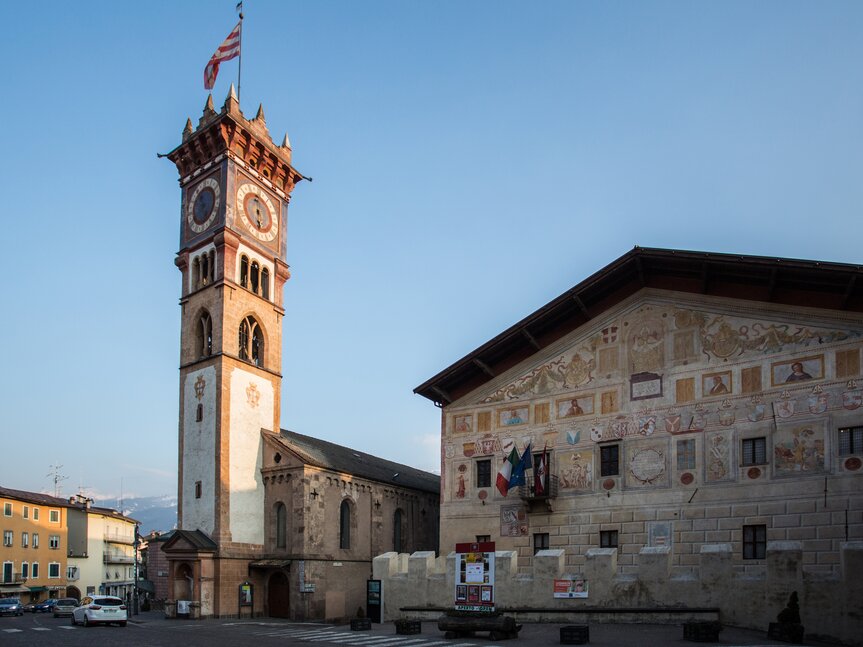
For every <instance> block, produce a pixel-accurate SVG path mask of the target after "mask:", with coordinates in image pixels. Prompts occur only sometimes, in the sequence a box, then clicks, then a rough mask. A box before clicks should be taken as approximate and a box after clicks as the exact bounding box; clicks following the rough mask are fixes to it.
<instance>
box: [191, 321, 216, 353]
mask: <svg viewBox="0 0 863 647" xmlns="http://www.w3.org/2000/svg"><path fill="white" fill-rule="evenodd" d="M195 336H196V338H197V339H196V344H195V346H196V348H197V351H198V357H209V356H210V355H212V354H213V320H212V319H211V318H210V314H209V313H208V312H204V313H202V314H201V318H200V319H198V326H197V329H196V330H195Z"/></svg>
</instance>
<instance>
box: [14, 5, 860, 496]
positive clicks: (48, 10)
mask: <svg viewBox="0 0 863 647" xmlns="http://www.w3.org/2000/svg"><path fill="white" fill-rule="evenodd" d="M234 5H235V2H233V1H231V0H226V1H222V0H218V1H217V0H206V1H203V0H202V1H193V0H187V1H182V2H179V1H174V0H163V1H152V2H148V1H141V2H134V3H133V2H123V3H118V2H101V1H98V0H97V1H91V2H86V3H69V2H60V1H48V2H40V3H13V4H10V5H8V6H7V7H6V12H5V14H6V25H7V29H6V30H5V33H4V38H3V39H2V40H0V57H2V60H3V61H4V74H3V81H2V84H3V100H2V102H0V117H2V121H3V136H2V142H3V147H4V155H3V156H2V157H0V183H2V184H0V188H2V193H3V194H4V199H3V202H4V204H5V205H6V206H5V207H4V208H3V216H2V241H3V248H4V253H3V254H2V255H0V270H2V273H3V276H4V277H5V278H6V280H5V285H4V289H3V293H4V294H3V296H4V298H3V305H4V307H3V316H2V317H0V337H2V339H3V340H4V342H5V343H4V349H5V352H4V355H5V358H4V361H3V370H2V371H0V440H2V445H0V447H2V454H3V457H2V470H0V485H2V486H5V487H11V488H17V489H23V490H32V491H43V492H49V493H52V492H54V483H53V481H52V479H51V477H50V475H51V474H53V473H57V474H59V475H60V476H61V477H63V478H62V479H61V480H60V481H59V483H58V487H59V493H60V494H61V495H65V496H68V495H70V494H73V493H75V492H77V491H79V490H83V491H84V492H85V493H86V494H88V495H89V496H94V497H97V498H102V497H115V496H120V495H121V494H122V495H123V496H126V497H131V496H159V495H176V492H177V484H176V481H177V414H178V406H179V405H178V403H179V386H178V382H179V378H178V376H179V373H178V366H179V321H180V320H179V317H180V309H179V305H178V300H179V295H180V273H179V271H178V270H177V268H176V267H175V266H174V257H175V255H176V252H177V250H178V246H179V230H180V189H179V185H178V183H177V171H176V169H175V167H174V166H173V165H172V164H171V163H170V162H168V161H167V160H164V159H158V158H157V156H156V154H157V153H167V152H168V151H170V150H172V149H173V148H175V147H176V146H177V145H178V144H179V143H180V141H181V134H182V130H183V127H184V125H185V122H186V118H187V117H191V118H192V120H193V122H195V123H197V120H198V118H199V117H200V116H201V112H202V110H203V107H204V105H205V103H206V99H207V91H206V90H204V87H203V68H204V66H205V65H206V63H207V61H208V60H209V58H210V56H211V55H212V53H213V51H214V50H215V49H216V47H217V46H218V45H219V44H220V43H221V42H222V40H223V39H224V38H225V37H226V36H227V35H228V33H229V32H230V31H231V29H232V28H233V26H234V25H235V23H236V21H237V15H236V13H235V9H234ZM861 33H863V3H860V2H857V1H852V2H840V1H829V2H795V1H782V2H770V1H764V2H734V1H723V2H684V1H679V2H648V1H626V0H620V1H616V2H586V1H582V2H579V1H574V0H568V1H565V2H558V1H552V0H547V1H543V2H533V3H525V2H523V1H520V0H519V1H513V0H494V1H492V0H470V1H464V0H435V1H433V2H432V1H431V0H428V1H425V2H419V1H416V0H390V1H380V0H368V1H366V2H355V1H353V0H343V1H342V0H339V1H337V0H332V1H321V2H284V1H279V0H272V1H267V0H247V2H245V20H244V24H243V58H242V75H241V88H240V90H241V102H240V103H241V109H242V110H243V112H244V113H245V115H246V116H247V117H249V118H251V117H253V116H254V115H255V113H256V111H257V108H258V105H259V104H260V103H262V104H263V106H264V111H265V115H266V121H267V124H268V126H269V128H270V132H271V134H272V137H273V139H274V140H276V142H277V143H280V142H281V140H282V138H283V136H284V134H285V133H286V132H287V133H288V135H289V137H290V140H291V143H292V146H293V163H294V166H295V167H296V168H297V169H298V170H299V171H300V172H301V173H303V174H304V175H307V176H311V177H312V178H314V181H313V182H311V183H308V182H301V183H300V184H299V185H298V186H297V188H296V189H295V190H294V193H293V198H292V202H291V206H290V212H289V222H288V259H287V261H288V263H289V264H290V266H291V273H292V278H291V280H290V281H288V283H287V284H286V286H285V293H284V296H285V309H286V315H285V320H284V327H283V366H282V374H283V382H282V427H283V428H285V429H290V430H293V431H297V432H300V433H303V434H307V435H312V436H316V437H319V438H322V439H325V440H328V441H332V442H335V443H339V444H343V445H346V446H349V447H353V448H355V449H360V450H362V451H366V452H369V453H372V454H375V455H378V456H381V457H384V458H387V459H390V460H394V461H397V462H401V463H406V464H408V465H412V466H415V467H418V468H421V469H427V470H430V471H438V470H439V456H440V450H439V433H440V410H439V409H437V408H436V407H435V406H434V405H433V404H432V403H431V402H429V401H428V400H425V399H424V398H421V397H420V396H417V395H414V394H413V389H414V388H415V387H416V386H418V385H419V384H421V383H422V382H424V381H425V380H427V379H428V378H430V377H432V376H433V375H435V374H437V373H438V372H439V371H441V370H443V369H445V368H446V367H448V366H449V365H450V364H452V363H454V362H455V361H457V360H458V359H460V358H461V357H463V356H464V355H466V354H467V353H469V352H470V351H472V350H473V349H474V348H476V347H478V346H480V345H481V344H483V343H485V342H486V341H488V340H489V339H491V338H492V337H494V336H495V335H497V334H498V333H500V332H501V331H503V330H504V329H506V328H507V327H509V326H511V325H512V324H514V323H515V322H517V321H519V320H521V319H522V318H523V317H525V316H527V315H528V314H530V313H531V312H533V311H534V310H536V309H537V308H539V307H541V306H542V305H544V304H546V303H547V302H549V301H550V300H552V299H553V298H554V297H556V296H558V295H559V294H561V293H562V292H564V291H565V290H567V289H569V288H570V287H572V286H574V285H575V284H577V283H579V282H580V281H581V280H583V279H584V278H586V277H588V276H589V275H591V274H593V273H594V272H596V271H597V270H599V269H601V268H602V267H604V266H605V265H607V264H608V263H610V262H612V261H613V260H615V259H616V258H617V257H619V256H621V255H622V254H624V253H626V252H627V251H629V250H630V249H632V248H633V246H635V245H639V246H644V247H662V248H678V249H688V250H697V251H707V252H729V253H739V254H755V255H764V256H781V257H789V258H802V259H813V260H824V261H834V262H842V263H853V264H860V263H861V256H863V254H861V251H860V250H861V245H860V239H861V238H860V234H861V205H863V178H861V171H863V38H861V37H860V34H861ZM237 75H238V61H237V60H234V61H229V62H227V63H224V64H223V65H222V67H221V71H220V73H219V77H218V79H217V81H216V86H215V88H214V90H213V95H214V101H215V103H216V106H217V107H220V106H221V105H222V103H223V102H224V99H225V97H226V96H227V94H228V89H229V86H230V84H231V83H232V82H233V83H236V82H237Z"/></svg>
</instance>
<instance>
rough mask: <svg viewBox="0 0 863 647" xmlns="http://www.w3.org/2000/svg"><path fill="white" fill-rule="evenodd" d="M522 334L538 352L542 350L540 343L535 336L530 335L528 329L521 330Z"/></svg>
mask: <svg viewBox="0 0 863 647" xmlns="http://www.w3.org/2000/svg"><path fill="white" fill-rule="evenodd" d="M521 334H522V335H524V338H525V339H527V341H528V343H530V345H531V346H533V347H534V348H535V349H536V350H542V346H540V345H539V342H538V341H536V339H535V338H534V336H533V335H531V334H530V331H529V330H528V329H527V328H522V329H521Z"/></svg>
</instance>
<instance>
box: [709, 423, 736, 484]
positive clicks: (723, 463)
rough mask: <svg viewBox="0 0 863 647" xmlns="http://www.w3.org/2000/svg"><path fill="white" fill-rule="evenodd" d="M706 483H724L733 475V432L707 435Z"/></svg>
mask: <svg viewBox="0 0 863 647" xmlns="http://www.w3.org/2000/svg"><path fill="white" fill-rule="evenodd" d="M705 445H706V452H707V455H706V457H705V458H706V460H705V465H706V468H707V473H706V474H705V481H707V482H710V481H724V480H726V479H728V478H730V477H731V476H732V473H731V432H727V431H720V432H715V433H712V434H707V442H706V443H705Z"/></svg>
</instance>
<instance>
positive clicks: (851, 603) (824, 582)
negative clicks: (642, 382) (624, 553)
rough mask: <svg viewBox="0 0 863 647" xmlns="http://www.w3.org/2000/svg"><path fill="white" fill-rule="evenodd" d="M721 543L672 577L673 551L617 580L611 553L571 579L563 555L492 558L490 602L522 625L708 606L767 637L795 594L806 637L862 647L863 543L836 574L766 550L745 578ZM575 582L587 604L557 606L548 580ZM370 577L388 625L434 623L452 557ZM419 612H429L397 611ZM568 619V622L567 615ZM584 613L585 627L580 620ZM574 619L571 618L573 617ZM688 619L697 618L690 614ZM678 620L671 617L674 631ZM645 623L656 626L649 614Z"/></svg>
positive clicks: (780, 550)
mask: <svg viewBox="0 0 863 647" xmlns="http://www.w3.org/2000/svg"><path fill="white" fill-rule="evenodd" d="M732 555H733V550H732V547H731V545H729V544H707V545H703V546H702V547H701V549H700V551H699V554H698V568H697V572H692V573H684V574H674V573H673V569H672V567H671V548H670V547H668V546H663V547H645V548H642V549H641V551H640V552H639V554H638V556H637V560H636V561H637V563H636V568H635V569H634V570H633V571H632V572H630V573H620V572H619V569H618V564H617V560H618V553H617V550H616V549H614V548H592V549H590V550H588V551H587V553H586V559H585V563H584V566H583V567H582V568H581V569H579V571H573V570H572V569H570V568H568V567H567V566H566V564H565V551H564V550H563V549H549V550H544V551H540V552H539V553H538V554H537V555H536V556H535V557H534V560H533V565H532V567H531V568H530V569H527V572H525V569H521V568H519V563H518V562H519V558H518V555H517V553H516V552H515V551H498V552H497V553H496V554H495V598H496V605H497V608H498V609H499V610H503V611H504V612H510V613H515V614H517V616H518V618H519V619H520V620H525V621H553V622H569V621H573V620H580V621H584V620H585V619H587V620H589V621H602V620H603V619H604V617H607V616H603V613H602V612H603V611H606V612H607V611H608V610H611V609H639V608H640V609H655V608H657V607H680V608H682V609H686V608H690V609H691V608H696V607H716V608H718V609H719V613H720V620H721V621H722V622H723V623H724V624H729V625H734V626H740V627H748V628H752V629H761V630H766V629H767V625H768V623H769V622H772V621H775V620H776V615H777V614H778V613H779V612H780V611H781V610H782V609H783V608H784V607H785V604H786V603H787V601H788V597H789V596H790V594H791V593H792V592H793V591H797V593H798V595H799V598H800V613H801V617H802V621H803V624H804V626H805V628H806V633H807V635H809V636H820V637H823V638H825V639H831V640H838V641H841V642H844V643H846V644H850V645H861V644H863V642H861V636H860V633H859V628H860V626H861V620H863V617H861V616H863V612H861V606H860V599H861V594H863V577H861V575H863V542H861V541H854V542H844V543H843V544H842V545H841V547H840V550H839V556H840V569H839V574H838V575H835V574H825V573H810V572H806V571H804V569H803V549H802V544H801V542H799V541H771V542H768V545H767V558H766V560H765V562H766V564H765V568H764V569H763V572H761V573H758V574H755V575H751V574H745V573H741V572H735V571H734V569H733V568H732V559H733V557H732ZM573 576H581V577H583V578H585V579H586V580H587V582H588V588H589V598H587V599H555V598H554V597H553V581H554V580H555V579H567V578H571V577H573ZM374 577H375V578H376V579H380V580H382V581H383V588H384V614H385V618H386V619H393V618H398V617H412V616H416V615H426V616H428V617H429V618H433V617H436V616H437V615H438V614H439V613H440V611H441V610H442V609H449V608H452V607H453V606H454V590H455V554H454V553H451V554H450V555H448V556H446V557H443V556H442V557H439V558H437V559H435V554H434V553H433V552H417V553H414V554H413V555H410V556H408V555H406V554H403V555H397V554H396V553H385V554H383V555H380V556H378V557H376V558H375V560H374ZM407 608H412V609H415V608H427V609H428V612H425V613H419V614H418V612H417V611H414V610H411V611H403V610H402V609H407ZM567 610H572V611H573V613H572V614H571V615H567V613H566V611H567ZM586 610H590V611H591V612H592V613H590V614H589V615H588V617H587V618H585V614H584V612H585V611H586ZM576 611H577V613H576ZM693 617H698V616H697V614H693ZM640 619H642V618H639V615H638V614H637V613H632V614H625V615H618V616H615V620H616V621H626V620H629V621H635V622H637V621H639V620H640ZM683 619H686V615H685V614H682V615H675V616H673V617H669V621H672V622H680V621H681V620H683ZM651 621H653V622H656V621H658V618H657V617H656V616H654V615H651Z"/></svg>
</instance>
